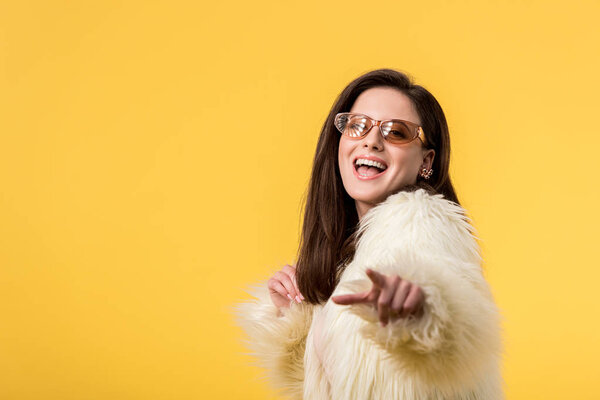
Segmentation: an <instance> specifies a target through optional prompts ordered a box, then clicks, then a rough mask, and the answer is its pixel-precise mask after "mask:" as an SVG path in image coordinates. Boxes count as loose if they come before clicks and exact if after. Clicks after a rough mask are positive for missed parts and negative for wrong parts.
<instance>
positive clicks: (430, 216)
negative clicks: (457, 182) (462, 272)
mask: <svg viewBox="0 0 600 400" xmlns="http://www.w3.org/2000/svg"><path fill="white" fill-rule="evenodd" d="M359 237H360V239H359V243H360V242H362V243H363V244H366V243H367V242H371V243H372V245H375V244H376V243H380V244H381V245H383V246H386V247H387V248H390V247H392V248H394V247H397V246H400V247H403V248H404V247H406V244H407V243H411V244H412V247H413V248H414V247H416V246H419V245H421V246H422V247H423V249H426V248H427V249H430V250H433V249H434V248H437V249H438V250H442V248H443V249H444V250H447V251H449V252H452V253H455V252H457V251H458V252H459V253H463V255H464V256H465V257H466V258H468V259H472V260H478V259H480V255H479V247H478V245H477V242H476V239H477V236H476V231H475V228H474V227H473V225H472V224H471V219H470V218H469V216H468V215H467V212H466V210H465V209H464V208H463V207H462V206H460V205H459V204H458V203H456V202H454V201H451V200H448V199H446V198H445V197H444V196H443V195H442V194H439V193H430V192H428V191H427V190H425V189H422V188H419V189H416V190H407V191H400V192H397V193H394V194H392V195H390V196H388V198H387V199H386V200H384V201H383V202H381V203H380V204H378V205H377V206H375V207H373V208H371V209H370V210H369V211H368V212H367V213H366V214H365V215H364V216H363V218H362V219H361V221H360V225H359ZM437 253H439V252H437Z"/></svg>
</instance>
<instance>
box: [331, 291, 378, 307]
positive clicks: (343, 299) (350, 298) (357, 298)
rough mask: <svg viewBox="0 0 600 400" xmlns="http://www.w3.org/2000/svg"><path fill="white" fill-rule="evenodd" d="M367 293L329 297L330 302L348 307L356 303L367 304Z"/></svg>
mask: <svg viewBox="0 0 600 400" xmlns="http://www.w3.org/2000/svg"><path fill="white" fill-rule="evenodd" d="M368 296H369V292H364V293H352V294H340V295H338V296H333V297H331V301H333V302H334V303H336V304H341V305H348V304H356V303H367V302H368V299H367V297H368Z"/></svg>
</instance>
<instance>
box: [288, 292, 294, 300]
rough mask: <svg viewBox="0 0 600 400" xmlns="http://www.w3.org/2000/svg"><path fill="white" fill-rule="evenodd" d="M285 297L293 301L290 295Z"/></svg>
mask: <svg viewBox="0 0 600 400" xmlns="http://www.w3.org/2000/svg"><path fill="white" fill-rule="evenodd" d="M287 297H288V299H290V300H292V301H294V299H292V296H290V294H289V293H288V294H287Z"/></svg>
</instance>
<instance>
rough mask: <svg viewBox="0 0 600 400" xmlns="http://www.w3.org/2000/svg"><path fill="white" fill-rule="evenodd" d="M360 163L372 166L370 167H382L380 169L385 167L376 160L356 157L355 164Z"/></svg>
mask: <svg viewBox="0 0 600 400" xmlns="http://www.w3.org/2000/svg"><path fill="white" fill-rule="evenodd" d="M361 165H369V166H372V167H377V168H379V169H382V170H383V169H386V167H385V166H384V165H383V164H381V163H378V162H377V161H373V160H365V159H364V158H358V159H356V166H357V167H359V166H361Z"/></svg>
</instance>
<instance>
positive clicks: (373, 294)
mask: <svg viewBox="0 0 600 400" xmlns="http://www.w3.org/2000/svg"><path fill="white" fill-rule="evenodd" d="M449 161H450V139H449V134H448V127H447V123H446V119H445V116H444V113H443V111H442V109H441V107H440V105H439V104H438V102H437V101H436V100H435V98H434V97H433V96H432V95H431V94H430V93H429V92H428V91H427V90H426V89H424V88H423V87H421V86H418V85H415V84H413V83H412V82H411V81H410V79H409V78H408V77H407V76H406V75H405V74H403V73H401V72H398V71H395V70H390V69H381V70H376V71H372V72H369V73H367V74H365V75H363V76H360V77H359V78H357V79H355V80H354V81H353V82H351V83H350V84H349V85H348V86H347V87H346V88H345V89H344V90H343V91H342V93H341V94H340V96H339V97H338V99H337V100H336V102H335V104H334V106H333V108H332V109H331V112H330V113H329V116H328V117H327V120H326V121H325V124H324V126H323V129H322V131H321V136H320V138H319V142H318V145H317V151H316V155H315V159H314V164H313V170H312V176H311V180H310V184H309V191H308V196H307V203H306V207H305V216H304V222H303V229H302V238H301V244H300V248H299V254H298V261H297V263H296V264H295V265H286V266H284V267H283V268H282V269H281V270H280V271H277V272H276V273H275V274H274V275H273V276H272V277H271V278H270V279H269V280H268V281H267V282H266V283H261V284H260V285H259V286H257V287H255V288H254V289H253V291H252V294H253V295H254V296H255V299H254V300H252V301H248V302H246V303H242V304H240V305H239V306H238V310H237V311H238V321H239V324H240V325H241V326H242V327H243V328H244V329H245V330H246V332H247V334H248V335H249V337H250V341H249V346H250V347H251V348H252V349H253V351H254V354H255V356H256V357H258V359H259V360H260V361H261V365H263V366H264V367H265V368H266V369H267V371H268V374H269V376H270V378H271V380H272V383H273V384H274V385H275V386H277V387H279V388H282V389H284V390H285V391H286V392H287V394H288V395H290V396H291V397H292V398H297V399H301V398H304V399H500V398H503V390H502V379H501V375H500V360H501V340H500V328H499V313H498V310H497V307H496V305H495V304H494V300H493V298H492V295H491V293H490V290H489V286H488V284H487V282H486V281H485V279H484V277H483V275H482V272H481V267H480V262H481V258H480V255H479V248H478V245H477V243H476V241H475V237H474V230H473V228H472V227H471V225H470V224H469V221H470V220H469V218H468V217H467V216H466V214H465V211H464V209H462V207H461V206H460V205H459V202H458V199H457V197H456V194H455V192H454V188H453V187H452V183H451V181H450V177H449V175H448V167H449Z"/></svg>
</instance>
